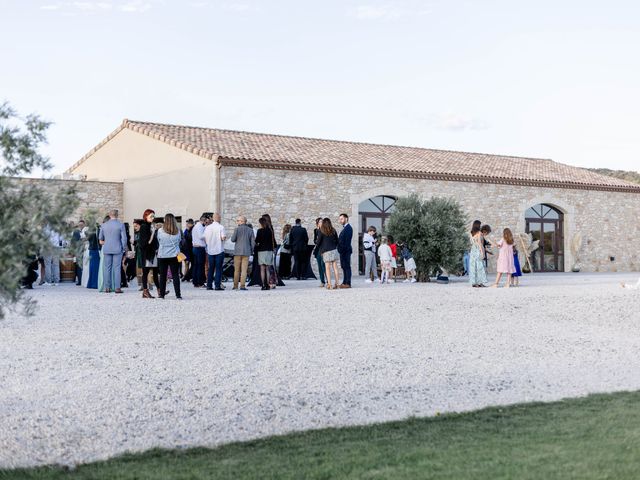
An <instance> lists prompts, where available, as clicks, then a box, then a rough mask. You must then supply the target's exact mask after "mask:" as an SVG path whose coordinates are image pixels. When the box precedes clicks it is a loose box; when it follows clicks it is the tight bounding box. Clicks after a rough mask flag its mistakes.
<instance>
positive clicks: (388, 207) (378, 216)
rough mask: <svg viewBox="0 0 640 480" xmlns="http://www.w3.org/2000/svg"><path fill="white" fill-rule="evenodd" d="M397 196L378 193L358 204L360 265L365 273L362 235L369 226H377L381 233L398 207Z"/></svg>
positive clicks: (361, 270)
mask: <svg viewBox="0 0 640 480" xmlns="http://www.w3.org/2000/svg"><path fill="white" fill-rule="evenodd" d="M396 200H397V198H396V197H392V196H390V195H378V196H377V197H372V198H367V199H366V200H365V201H364V202H361V203H360V205H358V224H359V225H360V231H359V232H358V237H359V241H358V244H359V250H360V255H359V259H360V261H359V264H360V265H359V267H360V273H361V274H362V273H364V252H363V250H362V235H363V234H364V232H366V231H367V229H368V228H369V227H376V230H377V231H378V233H379V234H381V233H383V232H384V230H385V224H386V222H387V219H388V218H389V217H390V216H391V214H392V213H393V212H394V211H395V209H396Z"/></svg>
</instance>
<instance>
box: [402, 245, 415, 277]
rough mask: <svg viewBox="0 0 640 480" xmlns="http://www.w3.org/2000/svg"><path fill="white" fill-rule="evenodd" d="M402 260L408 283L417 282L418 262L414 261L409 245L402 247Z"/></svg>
mask: <svg viewBox="0 0 640 480" xmlns="http://www.w3.org/2000/svg"><path fill="white" fill-rule="evenodd" d="M401 255H402V260H403V262H404V274H405V275H406V276H407V279H406V280H405V283H406V282H411V283H415V282H416V261H415V260H414V259H413V254H412V253H411V250H409V247H408V246H407V244H406V243H405V244H403V245H402V253H401Z"/></svg>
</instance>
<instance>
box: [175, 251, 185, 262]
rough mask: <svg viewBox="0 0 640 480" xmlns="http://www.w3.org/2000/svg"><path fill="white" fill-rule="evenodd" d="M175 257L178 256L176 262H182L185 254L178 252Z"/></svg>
mask: <svg viewBox="0 0 640 480" xmlns="http://www.w3.org/2000/svg"><path fill="white" fill-rule="evenodd" d="M177 258H178V262H184V261H185V260H186V259H187V256H186V255H185V254H184V253H182V252H180V253H178V257H177Z"/></svg>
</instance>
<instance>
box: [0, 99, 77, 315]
mask: <svg viewBox="0 0 640 480" xmlns="http://www.w3.org/2000/svg"><path fill="white" fill-rule="evenodd" d="M49 125H50V124H49V123H48V122H45V121H42V120H41V119H40V118H39V117H38V116H37V115H29V116H27V117H25V118H22V117H20V116H18V115H17V113H16V112H15V111H14V110H13V109H12V108H11V107H9V105H8V104H6V103H3V104H0V205H1V206H2V207H1V208H0V319H1V318H3V316H4V314H5V311H6V310H7V309H11V308H14V307H15V306H16V305H22V306H23V307H24V310H25V312H26V313H30V312H31V310H32V307H33V303H32V302H31V301H30V300H29V298H28V297H25V296H24V295H23V292H22V290H20V283H21V280H22V278H23V277H24V275H25V273H26V265H27V262H29V261H30V260H33V258H35V256H36V255H37V254H42V253H46V252H47V250H48V249H50V248H51V244H50V241H49V238H48V235H47V231H46V230H45V228H44V226H45V225H49V227H50V228H51V229H52V230H55V231H57V232H60V233H61V234H64V233H67V232H68V225H67V223H66V220H67V218H68V217H69V216H70V215H71V213H72V212H73V211H74V209H75V208H76V206H77V204H78V200H77V197H76V195H75V190H74V188H73V187H70V188H65V189H62V190H60V191H57V192H54V193H52V192H50V191H48V190H47V189H46V188H44V187H42V186H40V185H38V184H34V183H30V182H24V181H22V182H20V181H16V180H15V179H14V178H12V177H16V176H21V175H29V174H30V173H32V172H33V171H34V170H36V169H39V170H42V171H47V170H49V169H50V168H51V165H50V163H49V161H48V159H47V158H46V157H44V156H43V155H41V154H40V153H39V152H38V148H39V147H40V145H41V144H42V143H45V142H46V130H47V128H48V127H49Z"/></svg>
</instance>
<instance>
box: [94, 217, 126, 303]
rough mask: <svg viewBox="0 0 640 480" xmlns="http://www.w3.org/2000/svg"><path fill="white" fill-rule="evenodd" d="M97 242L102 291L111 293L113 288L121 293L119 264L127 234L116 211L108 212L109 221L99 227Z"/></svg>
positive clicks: (124, 250)
mask: <svg viewBox="0 0 640 480" xmlns="http://www.w3.org/2000/svg"><path fill="white" fill-rule="evenodd" d="M98 240H100V245H102V256H103V257H104V267H103V274H104V291H105V292H106V293H111V291H112V288H113V287H115V292H116V293H122V290H120V264H121V263H122V255H123V254H124V252H126V251H127V234H126V232H125V229H124V224H123V223H122V222H121V221H120V220H118V210H111V211H110V212H109V221H108V222H105V223H103V224H102V226H101V227H100V235H99V237H98ZM112 283H113V284H114V285H112Z"/></svg>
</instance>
